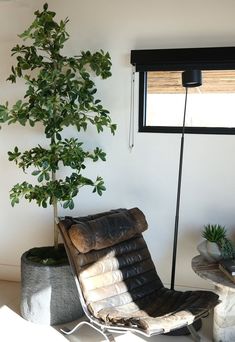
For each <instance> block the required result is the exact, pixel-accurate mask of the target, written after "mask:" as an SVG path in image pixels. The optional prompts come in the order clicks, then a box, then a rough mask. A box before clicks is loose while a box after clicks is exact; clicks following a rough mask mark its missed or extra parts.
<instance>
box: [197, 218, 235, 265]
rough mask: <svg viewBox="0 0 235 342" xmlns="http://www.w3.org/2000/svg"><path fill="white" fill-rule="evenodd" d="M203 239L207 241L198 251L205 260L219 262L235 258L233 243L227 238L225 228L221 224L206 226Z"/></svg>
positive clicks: (199, 246)
mask: <svg viewBox="0 0 235 342" xmlns="http://www.w3.org/2000/svg"><path fill="white" fill-rule="evenodd" d="M202 237H203V238H204V239H205V240H204V241H203V242H202V243H200V244H199V245H198V247H197V249H198V251H199V252H200V254H201V255H202V256H203V257H204V258H205V259H207V260H208V261H218V260H221V259H230V258H233V256H234V247H233V243H232V241H231V240H230V239H228V238H227V231H226V228H225V227H222V226H221V225H219V224H214V225H213V224H208V225H206V226H204V230H203V232H202Z"/></svg>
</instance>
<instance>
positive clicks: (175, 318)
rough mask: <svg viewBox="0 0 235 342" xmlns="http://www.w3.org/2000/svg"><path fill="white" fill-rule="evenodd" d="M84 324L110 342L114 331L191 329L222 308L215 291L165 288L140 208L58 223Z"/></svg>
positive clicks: (146, 332)
mask: <svg viewBox="0 0 235 342" xmlns="http://www.w3.org/2000/svg"><path fill="white" fill-rule="evenodd" d="M58 225H59V229H60V232H61V235H62V238H63V242H64V245H65V248H66V251H67V254H68V258H69V261H70V264H71V267H72V271H73V274H74V278H75V282H76V285H77V289H78V292H79V298H80V301H81V305H82V307H83V310H84V313H85V315H86V316H87V318H86V320H84V321H82V322H80V323H79V324H78V325H77V326H76V327H75V328H74V329H72V330H70V331H66V330H63V329H61V330H62V332H63V333H65V334H71V333H73V332H74V331H75V330H76V329H77V328H79V327H81V326H82V325H84V324H87V325H90V326H92V327H93V328H94V329H96V330H98V331H99V332H100V333H102V334H103V335H104V337H105V338H106V340H107V341H115V340H114V337H113V335H112V333H113V332H116V333H121V332H127V331H131V332H133V333H138V334H141V335H144V336H148V337H150V336H153V335H158V334H164V333H168V332H171V331H172V330H175V329H179V328H181V327H184V326H187V327H188V329H189V332H190V333H191V337H192V338H193V340H194V341H200V336H199V335H198V333H197V332H196V331H195V329H194V327H193V325H192V323H193V322H194V321H196V320H198V319H199V318H203V317H205V316H207V315H208V312H209V311H210V310H211V309H213V308H214V306H215V305H217V304H218V296H217V295H216V294H214V293H213V292H211V291H185V292H181V291H175V290H170V289H168V288H166V287H164V285H163V283H162V281H161V280H160V278H159V276H158V274H157V272H156V269H155V266H154V264H153V261H152V259H151V256H150V253H149V250H148V248H147V245H146V242H145V240H144V238H143V236H142V233H143V232H144V231H145V230H146V229H147V222H146V219H145V216H144V214H143V213H142V212H141V211H140V210H139V209H138V208H132V209H129V210H127V209H117V210H112V211H109V212H104V213H100V214H96V215H90V216H87V217H80V218H72V217H65V218H59V219H58Z"/></svg>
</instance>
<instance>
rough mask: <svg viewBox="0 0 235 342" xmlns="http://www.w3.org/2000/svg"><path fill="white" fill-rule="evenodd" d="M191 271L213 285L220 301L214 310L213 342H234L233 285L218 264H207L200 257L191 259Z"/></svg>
mask: <svg viewBox="0 0 235 342" xmlns="http://www.w3.org/2000/svg"><path fill="white" fill-rule="evenodd" d="M192 269H193V270H194V272H195V273H196V274H197V275H199V277H201V278H203V279H205V280H209V281H210V282H212V283H213V284H214V286H215V292H216V293H217V294H218V295H219V299H220V300H221V303H220V304H218V305H217V306H216V307H215V308H214V322H213V338H214V340H213V341H214V342H232V341H235V284H234V283H233V282H232V281H230V280H229V278H227V277H226V276H225V275H224V274H223V272H222V271H220V269H219V266H218V263H209V262H208V261H206V260H204V259H203V257H202V256H200V255H197V256H195V257H194V258H193V259H192Z"/></svg>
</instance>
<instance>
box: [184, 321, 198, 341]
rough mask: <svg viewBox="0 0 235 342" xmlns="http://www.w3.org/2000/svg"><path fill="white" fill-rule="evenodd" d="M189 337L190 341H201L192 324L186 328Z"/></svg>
mask: <svg viewBox="0 0 235 342" xmlns="http://www.w3.org/2000/svg"><path fill="white" fill-rule="evenodd" d="M187 328H188V330H189V332H190V334H191V336H192V339H193V340H194V341H195V342H200V341H201V337H200V335H199V334H198V333H197V332H196V330H195V329H194V326H193V325H192V324H190V325H188V326H187Z"/></svg>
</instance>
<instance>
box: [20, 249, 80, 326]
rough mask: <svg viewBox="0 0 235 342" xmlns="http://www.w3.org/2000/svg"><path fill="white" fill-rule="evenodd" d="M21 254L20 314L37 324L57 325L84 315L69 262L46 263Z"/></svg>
mask: <svg viewBox="0 0 235 342" xmlns="http://www.w3.org/2000/svg"><path fill="white" fill-rule="evenodd" d="M28 252H29V251H27V252H25V253H24V254H23V255H22V257H21V281H22V282H21V283H22V285H21V303H20V310H21V315H22V317H23V318H25V319H26V320H28V321H31V322H33V323H38V324H46V325H57V324H63V323H66V322H71V321H74V320H76V319H78V318H80V317H81V316H83V315H84V313H83V310H82V307H81V304H80V300H79V297H78V291H77V287H76V284H75V280H74V278H73V275H72V273H71V268H70V265H60V266H58V265H56V266H46V265H42V264H38V263H35V262H32V261H30V260H28V259H27V254H28Z"/></svg>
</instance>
